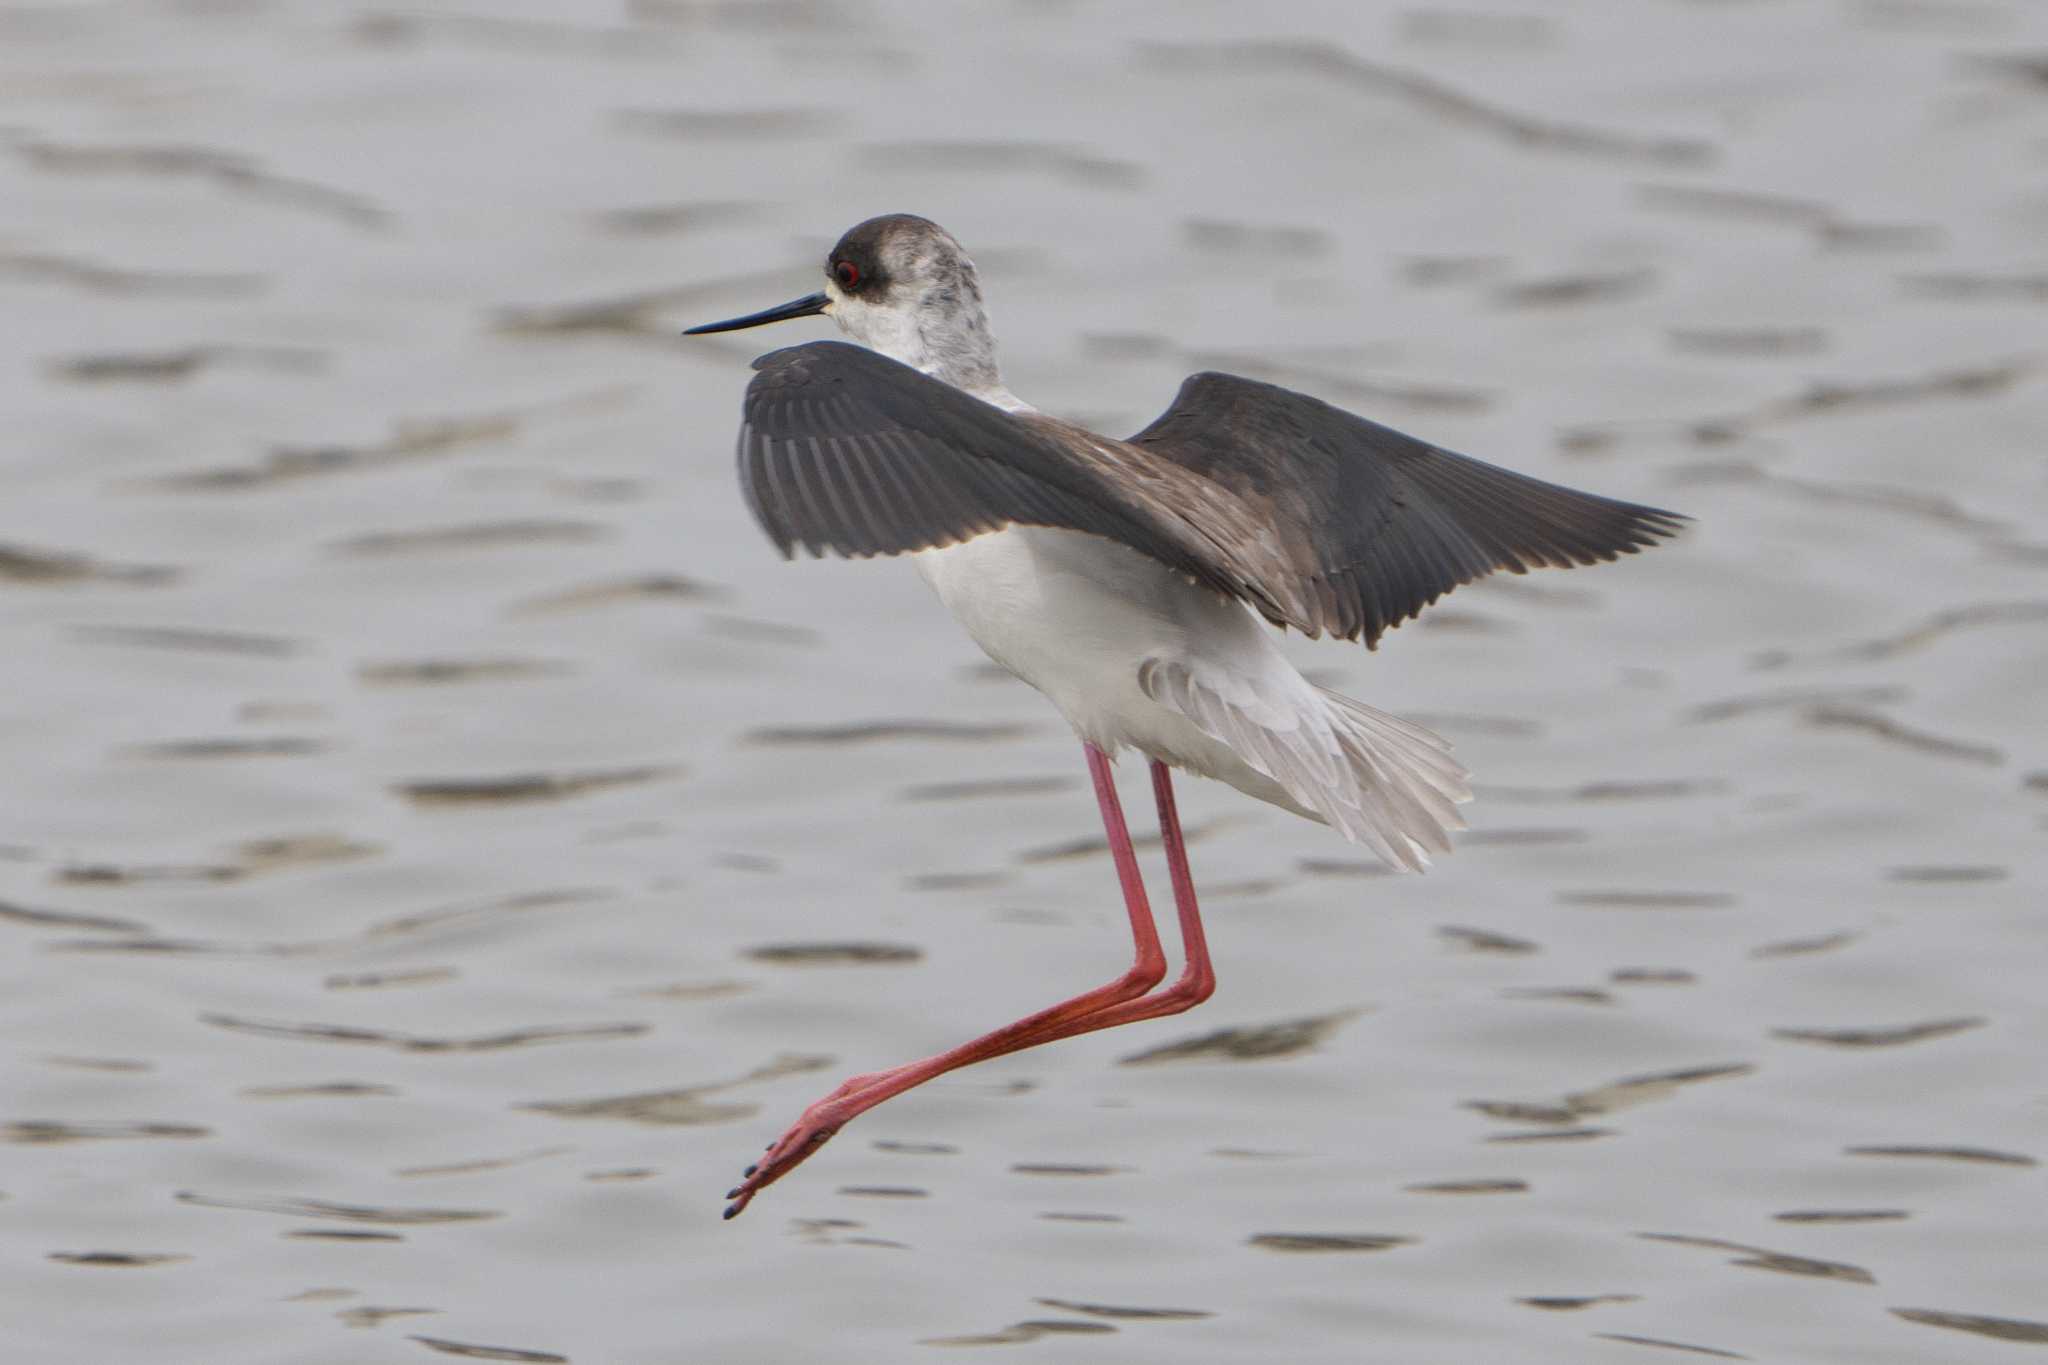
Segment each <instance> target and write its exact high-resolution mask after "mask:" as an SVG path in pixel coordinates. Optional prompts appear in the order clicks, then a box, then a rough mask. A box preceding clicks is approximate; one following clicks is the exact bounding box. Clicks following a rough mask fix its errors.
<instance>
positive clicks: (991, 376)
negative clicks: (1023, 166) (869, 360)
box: [825, 213, 1001, 390]
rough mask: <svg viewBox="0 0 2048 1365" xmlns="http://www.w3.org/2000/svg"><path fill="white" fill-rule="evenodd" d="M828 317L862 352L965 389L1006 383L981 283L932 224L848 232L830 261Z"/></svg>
mask: <svg viewBox="0 0 2048 1365" xmlns="http://www.w3.org/2000/svg"><path fill="white" fill-rule="evenodd" d="M825 293H826V296H827V297H829V298H830V299H831V300H832V303H831V306H830V307H829V308H828V309H827V310H826V311H827V312H829V313H831V314H832V319H833V321H835V322H837V323H838V324H839V328H840V330H841V331H843V332H845V333H846V334H847V335H848V336H850V337H852V338H853V339H854V340H855V341H858V342H860V343H861V344H862V345H864V346H870V347H872V348H874V349H875V350H877V351H880V352H881V353H882V354H883V355H886V356H890V357H893V358H894V359H897V360H900V361H902V362H903V363H904V364H906V365H912V366H915V367H916V368H918V369H920V370H923V371H925V372H926V373H928V374H933V375H936V376H938V377H939V378H941V379H944V380H946V381H947V382H948V383H951V384H955V385H957V386H959V387H960V388H963V389H970V390H973V389H987V388H993V387H995V386H996V385H998V384H1000V383H1001V379H1000V377H999V376H998V374H997V373H996V354H995V351H996V348H995V342H994V340H993V339H992V338H991V337H990V336H989V331H988V314H987V313H985V312H984V311H983V309H982V304H981V278H980V276H978V275H977V274H976V273H975V270H974V262H973V261H970V260H969V259H967V253H966V252H964V251H962V250H961V249H960V243H958V242H956V241H954V240H953V234H952V233H950V232H947V231H946V230H945V229H944V228H942V227H940V226H939V225H938V224H937V223H934V222H932V221H931V220H930V219H929V218H919V217H916V216H915V215H912V214H908V213H892V214H888V215H886V216H884V217H881V218H870V219H868V220H867V221H866V222H865V223H861V224H859V225H857V226H855V227H853V228H850V229H849V230H848V231H847V233H846V235H845V236H844V237H841V238H840V239H839V244H838V245H837V246H835V247H833V248H832V251H831V254H830V255H828V256H827V257H826V258H825Z"/></svg>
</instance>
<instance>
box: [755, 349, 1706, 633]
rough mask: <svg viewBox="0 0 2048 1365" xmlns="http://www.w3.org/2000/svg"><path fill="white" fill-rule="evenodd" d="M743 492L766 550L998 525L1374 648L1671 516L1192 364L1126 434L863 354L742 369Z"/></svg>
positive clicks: (839, 547)
mask: <svg viewBox="0 0 2048 1365" xmlns="http://www.w3.org/2000/svg"><path fill="white" fill-rule="evenodd" d="M754 368H755V370H757V371H758V372H759V373H757V374H756V375H755V377H754V381H753V382H752V383H751V384H749V385H748V386H747V398H746V420H745V421H744V423H743V424H742V425H741V427H740V441H739V462H740V484H741V486H742V488H743V489H744V490H745V492H746V496H747V504H748V506H749V507H751V508H752V509H753V512H754V516H755V518H756V519H757V520H758V521H759V522H760V523H761V527H762V529H763V530H765V531H766V532H767V533H768V536H769V538H770V539H771V540H773V541H774V542H775V544H776V546H777V547H778V548H779V549H781V551H782V552H783V554H784V555H789V554H793V553H794V552H795V549H796V547H797V546H799V545H801V546H803V548H804V549H806V550H808V551H809V552H810V553H812V554H814V555H822V554H825V553H827V552H828V551H829V552H831V553H835V554H841V555H847V556H850V557H855V558H860V557H865V556H868V555H885V554H902V553H906V552H909V551H913V550H928V549H935V548H938V547H941V546H946V545H954V544H958V543H959V542H961V541H963V540H968V539H971V538H973V537H975V536H978V535H982V534H984V533H986V532H989V531H993V530H996V529H998V528H1000V527H1003V526H1009V525H1025V526H1054V527H1062V528H1065V529H1067V530H1073V531H1085V532H1088V533H1091V534H1093V535H1099V536H1105V537H1107V538H1109V539H1111V540H1116V541H1120V542H1122V543H1123V544H1125V545H1128V546H1129V547H1131V548H1132V549H1134V550H1136V551H1138V552H1139V553H1141V554H1145V555H1149V556H1151V557H1152V558H1153V559H1156V560H1158V561H1159V562H1161V563H1163V564H1166V565H1168V566H1170V567H1172V568H1174V569H1177V570H1179V571H1180V572H1182V573H1184V574H1186V575H1187V576H1188V577H1189V578H1191V579H1193V580H1195V581H1196V582H1199V583H1203V584H1206V585H1208V586H1209V587H1211V588H1214V589H1215V590H1217V591H1218V592H1222V593H1225V594H1228V595H1230V596H1232V597H1236V598H1239V599H1241V600H1242V601H1244V602H1247V603H1249V604H1250V605H1251V606H1252V607H1254V608H1256V609H1257V610H1258V611H1259V612H1260V613H1261V614H1262V615H1264V616H1265V617H1266V618H1267V619H1268V620H1270V621H1272V622H1273V623H1274V624H1276V625H1283V626H1293V627H1295V628H1296V629H1298V630H1301V631H1304V632H1306V633H1307V634H1310V635H1320V634H1323V633H1325V632H1328V633H1329V634H1332V635H1336V636H1339V637H1341V638H1344V639H1359V638H1363V639H1364V640H1365V642H1366V644H1367V645H1372V644H1375V643H1376V642H1377V641H1378V639H1379V637H1380V635H1381V634H1383V633H1384V632H1385V631H1387V630H1388V629H1390V628H1391V627H1393V626H1395V625H1398V624H1400V623H1401V622H1402V621H1405V620H1407V619H1408V618H1409V617H1411V616H1413V615H1415V614H1416V613H1417V612H1419V611H1421V610H1422V608H1423V607H1425V606H1427V605H1429V603H1431V602H1433V601H1435V600H1436V599H1437V598H1439V597H1441V596H1442V595H1443V594H1445V593H1447V592H1449V591H1450V590H1451V589H1452V588H1455V587H1457V586H1458V585H1459V584H1460V583H1469V582H1471V581H1472V580H1473V579H1475V578H1478V577H1481V576H1482V575H1485V574H1488V573H1491V572H1493V571H1494V570H1496V569H1507V570H1509V571H1510V572H1513V573H1522V572H1525V571H1526V570H1528V569H1530V568H1535V567H1538V566H1542V565H1555V566H1558V567H1567V566H1570V565H1573V564H1592V563H1595V562H1597V561H1600V560H1608V559H1613V558H1614V557H1615V556H1617V555H1620V554H1626V553H1629V552H1632V551H1634V550H1638V549H1641V548H1642V547H1644V546H1647V545H1651V544H1654V543H1655V542H1656V541H1657V540H1659V539H1660V538H1662V537H1665V536H1669V535H1671V534H1672V533H1673V532H1675V531H1676V530H1677V529H1678V527H1679V526H1680V525H1681V524H1682V523H1683V522H1684V521H1685V518H1684V517H1681V516H1679V515H1678V514H1676V513H1673V512H1662V511H1659V510H1657V509H1656V508H1654V507H1638V506H1636V505H1635V504H1633V503H1626V502H1616V501H1614V500H1612V499H1610V498H1601V497H1595V496H1594V495H1592V494H1590V493H1580V492H1576V491H1574V490H1572V489H1569V488H1563V487H1560V486H1558V485H1557V484H1551V483H1544V482H1543V481H1541V480H1539V479H1531V478H1528V477H1526V476H1524V475H1521V474H1514V473H1510V472H1509V471H1507V470H1505V469H1496V468H1495V467H1493V466H1492V465H1488V464H1482V463H1481V462H1479V461H1478V460H1474V459H1469V458H1467V457H1466V456H1463V455H1454V454H1452V453H1451V452H1450V451H1447V450H1440V449H1438V448H1437V447H1435V446H1432V445H1429V444H1427V443H1425V442H1423V441H1418V440H1416V439H1415V438H1414V437H1412V436H1404V435H1402V434H1401V433H1400V432H1398V431H1393V430H1391V429H1389V428H1387V427H1383V426H1379V425H1378V424H1376V423H1373V422H1368V421H1366V420H1364V419H1363V418H1360V417H1354V416H1352V415H1351V414H1350V413H1347V412H1343V411H1341V410H1339V409H1337V408H1333V407H1331V406H1330V405H1329V404H1327V403H1323V402H1320V401H1319V400H1317V399H1314V398H1310V397H1308V396H1307V395H1305V394H1299V393H1294V392H1292V391H1291V390H1288V389H1282V388H1277V387H1275V386H1274V385H1271V384H1261V383H1258V382H1256V381H1254V380H1250V379H1240V378H1238V377H1236V376H1235V375H1227V374H1213V373H1211V374H1198V375H1195V376H1193V377H1192V378H1190V379H1189V380H1188V381H1187V382H1186V383H1185V384H1183V385H1182V386H1181V390H1180V393H1179V395H1178V396H1177V397H1175V399H1174V402H1173V406H1172V407H1170V408H1168V409H1167V410H1166V412H1165V414H1164V415H1163V416H1161V417H1160V418H1159V420H1158V421H1156V422H1154V423H1153V424H1152V425H1151V426H1149V427H1146V428H1145V429H1144V430H1143V431H1141V432H1139V433H1138V434H1137V435H1136V436H1133V437H1131V438H1130V440H1128V441H1117V440H1112V439H1110V438H1108V437H1104V436H1097V435H1095V434H1094V433H1092V432H1088V431H1085V430H1083V429H1081V428H1080V427H1076V426H1073V425H1071V424H1069V423H1066V422H1061V421H1058V420H1057V419H1054V418H1050V417H1045V416H1042V415H1040V414H1037V413H1011V412H1005V411H1004V410H1002V409H1001V408H997V407H995V406H993V405H991V404H989V403H985V402H983V401H982V400H981V399H979V398H975V397H974V396H972V395H971V394H967V393H964V392H962V391H961V390H959V389H956V388H954V387H952V386H951V385H949V384H946V383H943V382H941V381H939V380H936V379H933V378H931V377H930V376H929V375H926V374H923V373H921V372H919V371H917V370H914V369H912V368H911V367H909V366H908V365H904V364H901V363H900V362H898V361H894V360H891V359H889V358H888V357H886V356H883V355H879V354H877V353H875V352H873V351H870V350H867V349H865V348H863V347H859V346H852V345H848V344H847V343H845V342H838V341H814V342H811V343H810V344H808V345H804V346H792V347H790V348H788V349H787V350H781V351H771V352H770V353H769V354H767V355H764V356H762V357H761V358H760V359H758V360H756V361H755V362H754Z"/></svg>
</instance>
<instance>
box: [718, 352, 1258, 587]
mask: <svg viewBox="0 0 2048 1365" xmlns="http://www.w3.org/2000/svg"><path fill="white" fill-rule="evenodd" d="M754 368H755V370H757V371H758V372H759V373H758V374H756V375H755V377H754V380H753V382H752V383H751V384H749V385H748V386H747V397H746V406H745V421H744V422H743V423H742V425H741V427H740V440H739V464H740V486H741V488H742V489H743V490H744V491H745V493H746V498H747V505H748V506H749V507H750V508H751V509H752V510H753V513H754V517H755V519H756V520H757V521H759V522H760V523H761V529H762V530H764V531H766V532H767V533H768V538H769V539H770V540H773V541H774V542H775V544H776V547H777V548H778V549H780V550H781V551H782V553H783V554H784V555H785V556H787V555H790V554H793V553H794V552H795V549H796V547H797V546H799V545H801V546H803V548H804V549H806V550H808V551H809V552H810V553H812V554H814V555H822V554H824V553H826V552H827V551H831V552H833V553H836V554H841V555H846V556H849V557H854V558H864V557H866V556H869V555H887V554H903V553H906V552H909V551H913V550H928V549H934V548H937V547H940V546H946V545H954V544H957V543H959V542H960V541H963V540H968V539H971V538H972V537H974V536H978V535H981V534H983V533H984V532H988V531H993V530H996V529H997V528H999V527H1002V526H1007V525H1012V524H1020V525H1026V526H1057V527H1064V528H1066V529H1068V530H1074V531H1087V532H1091V533H1093V534H1096V535H1100V536H1107V537H1109V538H1110V539H1112V540H1118V541H1121V542H1123V543H1124V544H1126V545H1129V546H1130V547H1131V548H1133V549H1135V550H1137V551H1139V552H1140V553H1142V554H1146V555H1150V556H1151V557H1152V558H1154V559H1157V560H1159V561H1161V562H1162V563H1165V564H1169V565H1171V566H1172V567H1174V568H1176V569H1178V570H1180V571H1181V572H1183V573H1185V574H1187V575H1188V576H1190V577H1191V578H1194V579H1197V580H1199V581H1202V582H1205V583H1208V584H1210V585H1211V586H1213V587H1215V588H1217V589H1218V590H1219V591H1222V592H1227V593H1231V594H1232V595H1242V594H1241V591H1240V589H1239V587H1238V585H1236V584H1234V583H1231V582H1229V581H1227V580H1225V579H1224V578H1222V577H1221V576H1220V575H1219V573H1218V570H1217V568H1216V566H1215V565H1214V564H1212V563H1211V562H1209V560H1208V558H1207V557H1206V556H1204V555H1203V554H1202V553H1201V549H1202V547H1201V544H1200V538H1199V537H1196V536H1192V535H1190V534H1189V533H1188V530H1187V528H1186V527H1185V526H1183V525H1181V524H1180V523H1179V522H1178V520H1177V519H1175V518H1173V517H1172V516H1171V515H1170V514H1163V513H1162V510H1161V509H1159V508H1157V507H1154V506H1151V505H1149V504H1148V503H1147V502H1146V500H1145V499H1143V498H1142V497H1136V496H1133V491H1134V490H1132V489H1130V488H1127V487H1124V486H1122V485H1121V484H1120V482H1119V481H1118V480H1117V479H1116V478H1114V477H1112V476H1111V475H1110V473H1109V472H1108V468H1107V466H1106V465H1105V464H1104V462H1103V459H1102V456H1101V452H1100V451H1099V450H1098V449H1097V447H1098V446H1107V447H1115V446H1117V445H1119V444H1120V443H1118V442H1116V441H1113V440H1110V439H1108V438H1106V437H1094V436H1090V435H1089V434H1088V433H1086V432H1082V431H1081V430H1080V429H1079V428H1074V427H1067V426H1064V425H1063V424H1060V423H1055V422H1051V421H1049V420H1045V419H1037V418H1030V417H1020V416H1017V415H1013V414H1011V413H1008V412H1005V411H1003V410H1002V409H1001V408H998V407H995V406H993V405H991V404H988V403H985V402H983V401H982V400H980V399H979V398H975V397H973V396H972V395H970V394H967V393H963V392H962V391H960V390H959V389H956V388H954V387H952V386H951V385H950V384H946V383H942V382H941V381H939V380H936V379H933V378H931V377H930V376H929V375H926V374H923V373H921V372H919V371H917V370H914V369H912V368H911V367H910V366H908V365H905V364H902V363H901V362H899V361H895V360H891V359H889V358H888V357H887V356H883V355H879V354H877V353H876V352H874V351H870V350H867V349H866V348H864V347H860V346H853V345H848V344H847V343H845V342H841V341H814V342H811V343H809V344H808V345H804V346H792V347H789V348H788V349H786V350H781V351H771V352H769V353H768V354H767V355H764V356H762V357H761V358H760V359H758V360H756V361H755V362H754Z"/></svg>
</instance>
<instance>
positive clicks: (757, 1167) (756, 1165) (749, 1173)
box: [740, 1161, 761, 1177]
mask: <svg viewBox="0 0 2048 1365" xmlns="http://www.w3.org/2000/svg"><path fill="white" fill-rule="evenodd" d="M760 1169H761V1163H760V1162H758V1161H757V1162H755V1163H754V1164H753V1165H751V1166H749V1167H747V1169H745V1170H744V1171H741V1172H740V1174H741V1175H744V1176H748V1177H752V1175H753V1174H754V1172H756V1171H758V1170H760Z"/></svg>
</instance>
